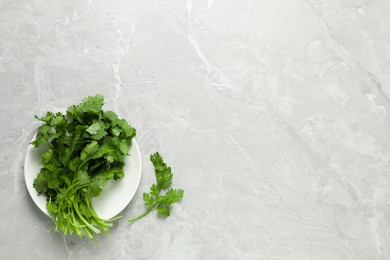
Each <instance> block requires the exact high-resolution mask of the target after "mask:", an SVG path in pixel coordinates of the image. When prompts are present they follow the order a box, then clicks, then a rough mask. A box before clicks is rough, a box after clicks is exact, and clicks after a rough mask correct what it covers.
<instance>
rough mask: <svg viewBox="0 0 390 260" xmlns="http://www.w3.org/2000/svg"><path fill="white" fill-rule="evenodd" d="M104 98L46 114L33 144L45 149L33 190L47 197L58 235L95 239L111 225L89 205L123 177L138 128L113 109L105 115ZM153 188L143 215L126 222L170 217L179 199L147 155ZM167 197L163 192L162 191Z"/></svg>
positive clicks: (158, 162) (157, 161)
mask: <svg viewBox="0 0 390 260" xmlns="http://www.w3.org/2000/svg"><path fill="white" fill-rule="evenodd" d="M103 105H104V98H103V96H101V95H96V96H90V97H87V98H85V99H83V100H82V102H81V103H80V104H79V105H73V106H70V107H68V109H67V111H66V114H62V113H60V112H58V113H52V112H47V113H46V114H45V115H44V116H42V117H37V116H35V118H36V119H38V120H40V121H42V122H43V124H42V125H41V126H40V127H39V128H38V130H37V135H36V138H35V140H34V141H33V142H32V144H33V145H34V146H35V147H39V146H41V145H46V146H47V151H46V152H45V153H43V154H42V158H41V161H40V164H41V166H42V168H41V170H40V172H39V173H38V175H37V177H36V179H35V180H34V183H33V185H34V188H35V190H36V191H37V192H38V194H42V195H45V196H46V198H47V203H46V208H47V210H48V211H49V213H50V215H51V216H52V220H53V225H52V227H54V228H55V230H56V231H60V232H62V233H63V234H65V235H67V234H69V235H72V234H76V235H78V236H80V237H83V236H86V237H87V238H91V239H95V234H98V233H101V232H104V233H106V234H108V230H109V228H110V227H111V226H112V222H113V221H114V220H116V219H119V218H120V216H119V217H115V218H112V219H109V220H105V219H101V218H100V217H99V216H98V215H97V214H96V212H95V210H94V208H93V206H92V198H93V197H97V196H99V195H100V194H101V192H102V190H103V189H104V187H105V186H106V184H107V183H108V181H109V180H111V179H113V180H120V179H121V178H123V176H124V172H123V167H124V156H128V155H129V153H128V151H129V148H130V147H131V144H132V139H133V138H134V137H135V136H136V130H135V129H134V128H133V127H132V126H131V125H129V124H128V123H127V122H126V120H124V119H120V118H119V117H118V116H117V115H116V114H115V113H114V112H112V111H103V110H102V107H103ZM150 160H151V162H152V163H153V165H154V169H155V174H156V184H153V185H152V186H151V187H150V192H149V193H144V194H143V199H144V202H145V205H146V206H147V207H148V209H147V211H146V212H145V213H143V214H142V215H140V216H139V217H136V218H134V219H131V220H129V222H134V221H136V220H138V219H141V218H143V217H144V216H146V215H147V214H149V213H150V212H151V211H153V210H156V211H157V213H158V214H159V215H160V216H163V217H168V216H169V215H170V206H171V205H173V204H174V203H176V202H178V201H180V200H181V199H182V198H183V194H184V191H183V190H182V189H172V188H171V185H172V177H173V175H172V172H171V168H170V167H168V166H167V165H166V164H165V162H164V161H163V158H162V157H161V156H160V154H159V153H157V152H156V153H154V154H152V155H151V156H150ZM163 191H164V192H165V194H162V192H163Z"/></svg>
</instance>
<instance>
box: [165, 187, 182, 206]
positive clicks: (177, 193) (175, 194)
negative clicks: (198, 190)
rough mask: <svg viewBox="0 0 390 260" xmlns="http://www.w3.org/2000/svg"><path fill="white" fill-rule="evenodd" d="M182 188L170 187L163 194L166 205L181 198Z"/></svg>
mask: <svg viewBox="0 0 390 260" xmlns="http://www.w3.org/2000/svg"><path fill="white" fill-rule="evenodd" d="M183 195H184V190H182V189H178V190H175V189H170V190H168V192H167V193H166V194H165V195H164V203H165V204H166V205H168V206H170V205H172V204H174V203H176V202H178V201H180V200H181V199H182V198H183Z"/></svg>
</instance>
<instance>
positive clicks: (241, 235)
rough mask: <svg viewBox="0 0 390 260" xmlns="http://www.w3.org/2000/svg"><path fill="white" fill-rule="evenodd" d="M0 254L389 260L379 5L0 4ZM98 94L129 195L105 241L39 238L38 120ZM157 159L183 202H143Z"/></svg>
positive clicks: (385, 43)
mask: <svg viewBox="0 0 390 260" xmlns="http://www.w3.org/2000/svg"><path fill="white" fill-rule="evenodd" d="M0 87H1V95H0V106H1V113H0V114H1V126H0V127H1V131H0V148H1V149H0V165H1V168H0V170H1V171H0V198H1V206H0V216H1V222H0V230H1V232H0V258H1V259H275V260H276V259H297V260H298V259H324V260H325V259H326V260H328V259H332V260H335V259H341V260H344V259H354V260H355V259H364V260H367V259H390V192H389V190H390V189H389V188H390V185H389V184H390V176H389V175H390V146H389V145H390V120H389V117H390V116H389V112H390V100H389V99H390V1H384V0H382V1H381V0H373V1H365V0H364V1H363V0H343V1H340V0H292V1H282V0H272V1H271V0H269V1H254V0H249V1H222V0H208V1H194V0H188V1H130V0H127V1H108V0H107V1H105V0H96V1H95V0H86V1H76V0H71V1H58V0H50V1H49V0H46V1H43V0H35V1H27V0H1V1H0ZM96 93H101V94H103V95H104V96H105V98H106V105H105V108H106V109H111V110H114V111H115V112H117V113H118V114H119V115H120V116H121V117H124V118H126V119H127V120H128V121H129V122H130V123H131V124H132V125H134V126H135V127H136V128H137V130H138V135H137V141H138V143H139V145H140V149H141V154H142V156H143V169H144V171H143V175H142V180H141V183H140V186H139V189H138V191H137V193H136V195H135V197H134V199H133V200H132V201H131V203H130V204H129V205H128V207H127V208H126V209H125V210H124V211H123V212H122V213H121V214H122V215H123V216H124V218H123V219H122V220H119V221H118V222H116V224H115V226H114V227H113V228H112V229H111V232H110V236H108V237H107V236H104V235H102V236H100V237H99V243H98V244H94V243H93V242H90V241H87V240H84V239H78V238H77V237H76V238H75V237H71V238H67V237H64V236H62V235H61V234H59V233H57V232H50V233H48V232H47V231H48V229H49V227H50V224H51V221H50V219H49V218H48V217H46V216H45V215H44V214H43V213H41V212H40V210H39V209H38V208H37V207H36V206H35V204H34V203H33V202H32V200H31V198H30V196H29V194H28V192H27V190H26V185H25V183H24V176H23V162H24V156H25V153H26V148H27V146H28V143H29V142H30V140H31V138H32V136H33V134H34V132H35V131H36V128H37V126H38V125H39V123H38V122H37V121H36V120H34V119H33V116H34V115H42V114H43V113H45V111H48V110H52V111H55V110H60V109H63V108H66V107H67V106H69V105H71V104H75V103H78V102H79V101H80V100H81V99H82V98H83V97H85V96H88V95H93V94H96ZM156 150H158V151H160V152H161V154H162V155H163V156H164V158H165V159H166V161H167V162H168V164H170V165H171V166H172V168H173V172H174V176H175V177H174V178H175V179H174V185H175V186H176V187H180V188H183V189H184V190H185V198H184V200H183V201H182V203H180V204H178V205H175V206H174V207H173V209H172V215H171V216H170V217H169V218H167V219H161V218H159V217H158V216H157V215H156V214H151V215H149V216H148V217H147V218H144V219H143V220H142V221H139V222H137V223H134V224H133V225H129V224H128V223H127V222H126V219H129V218H131V217H134V216H136V215H137V214H139V213H141V212H143V210H144V205H143V201H142V193H143V192H144V191H147V190H148V188H149V186H150V185H151V184H152V182H153V180H154V176H153V173H152V170H153V169H152V166H151V164H150V162H149V160H148V159H147V158H148V156H149V155H150V154H151V153H153V152H154V151H156Z"/></svg>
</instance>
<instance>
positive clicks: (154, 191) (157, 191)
mask: <svg viewBox="0 0 390 260" xmlns="http://www.w3.org/2000/svg"><path fill="white" fill-rule="evenodd" d="M150 160H151V162H152V163H153V166H154V170H155V174H156V184H152V186H151V187H150V192H149V193H146V192H145V193H144V194H143V199H144V202H145V205H146V206H147V207H148V209H147V210H146V211H145V212H144V213H143V214H141V215H140V216H138V217H136V218H133V219H130V220H129V221H128V222H130V223H132V222H134V221H137V220H139V219H141V218H143V217H145V216H146V215H148V214H149V213H150V212H152V211H153V210H157V213H158V214H159V215H160V216H162V217H168V216H169V215H170V206H171V205H172V204H174V203H176V202H178V201H180V200H181V199H182V198H183V195H184V191H183V190H182V189H172V188H171V185H172V177H173V174H172V171H171V167H168V166H167V165H166V164H165V162H164V160H163V158H162V157H161V155H160V154H159V153H158V152H156V153H154V154H152V155H151V156H150ZM162 190H168V191H167V192H166V193H165V194H164V195H162V194H161V191H162Z"/></svg>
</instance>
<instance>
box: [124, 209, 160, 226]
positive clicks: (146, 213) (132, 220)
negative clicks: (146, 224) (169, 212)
mask: <svg viewBox="0 0 390 260" xmlns="http://www.w3.org/2000/svg"><path fill="white" fill-rule="evenodd" d="M154 209H155V208H150V209H148V210H147V211H145V213H143V214H142V215H139V216H138V217H136V218H132V219H130V220H128V222H129V223H133V222H134V221H137V220H139V219H141V218H143V217H145V216H146V215H148V214H149V213H150V212H152V211H153V210H154Z"/></svg>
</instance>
